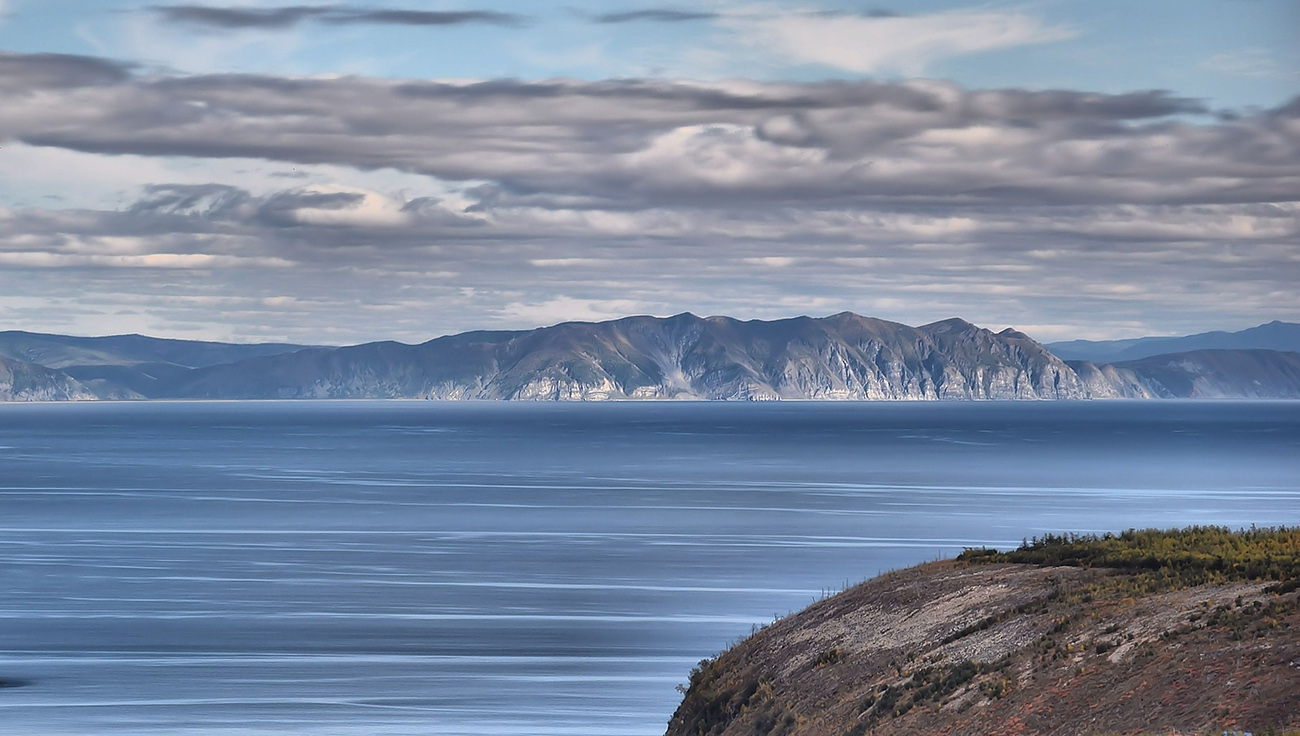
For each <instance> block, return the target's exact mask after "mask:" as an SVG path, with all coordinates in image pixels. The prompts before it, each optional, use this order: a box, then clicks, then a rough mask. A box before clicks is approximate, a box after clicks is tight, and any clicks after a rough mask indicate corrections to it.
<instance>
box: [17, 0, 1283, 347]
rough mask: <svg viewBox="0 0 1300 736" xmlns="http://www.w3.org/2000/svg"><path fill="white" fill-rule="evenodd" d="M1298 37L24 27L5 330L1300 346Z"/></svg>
mask: <svg viewBox="0 0 1300 736" xmlns="http://www.w3.org/2000/svg"><path fill="white" fill-rule="evenodd" d="M1298 37H1300V0H1143V2H1131V0H1124V1H1118V0H1089V1H1086V2H1085V1H1083V0H1036V1H1035V0H1031V1H1028V2H1007V3H1003V2H956V1H954V0H942V1H941V0H914V1H913V2H895V3H892V4H886V3H883V2H882V3H878V4H870V3H866V4H864V3H861V2H850V1H848V0H820V1H818V0H809V1H808V2H731V1H728V0H703V1H700V0H697V1H696V2H693V3H681V4H656V3H655V2H654V0H650V1H649V2H646V3H631V2H600V1H598V0H564V1H563V2H559V3H552V2H548V1H547V0H535V1H532V2H512V1H506V0H502V1H499V2H491V1H490V0H481V1H480V0H465V1H464V2H460V1H455V0H446V1H443V0H433V1H429V2H420V1H419V0H345V1H344V2H320V1H319V0H290V1H289V2H287V3H285V2H270V1H269V0H218V1H217V2H213V3H205V2H170V1H169V0H150V1H139V0H0V315H3V319H2V320H0V329H25V330H33V331H42V332H58V333H65V334H80V335H102V334H121V333H142V334H149V335H155V336H162V337H177V338H187V339H211V340H228V341H238V342H262V341H270V340H276V341H280V340H287V341H293V342H299V343H312V344H351V343H357V342H364V341H370V340H381V339H396V340H401V341H404V342H421V341H424V340H427V339H430V338H433V337H436V336H439V335H443V334H449V333H455V332H461V331H465V330H471V329H522V328H532V327H537V326H542V325H547V324H553V323H556V322H560V321H566V320H603V319H613V318H617V317H621V316H627V315H632V314H655V315H661V316H667V315H671V314H676V313H680V312H686V311H690V312H694V313H696V314H700V315H714V314H725V315H730V316H734V317H738V318H743V319H777V318H784V317H792V316H797V315H812V316H819V315H827V314H833V313H836V312H841V311H845V310H848V311H853V312H857V313H859V314H864V315H868V316H874V317H880V318H883V319H890V320H895V321H899V322H904V323H907V324H912V325H918V324H924V323H927V322H932V321H936V320H940V319H945V318H948V317H953V316H960V317H963V318H965V319H967V320H970V321H972V322H975V323H977V324H980V325H983V326H987V327H990V328H994V329H1001V328H1002V327H1006V326H1014V327H1016V328H1018V329H1021V330H1023V331H1025V332H1028V333H1029V334H1030V335H1032V336H1033V337H1036V338H1038V339H1040V340H1043V341H1051V340H1063V339H1072V338H1091V339H1106V338H1125V337H1135V336H1141V335H1168V334H1187V333H1191V332H1200V331H1205V330H1211V329H1241V328H1245V327H1249V326H1252V325H1256V324H1260V323H1262V322H1267V321H1271V320H1274V319H1281V320H1286V321H1300V44H1297V43H1296V42H1295V40H1296V38H1298Z"/></svg>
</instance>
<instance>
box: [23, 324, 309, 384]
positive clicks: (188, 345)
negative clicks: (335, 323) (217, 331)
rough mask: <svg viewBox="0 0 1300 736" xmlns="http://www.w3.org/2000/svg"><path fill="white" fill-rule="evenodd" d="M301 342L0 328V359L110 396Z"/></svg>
mask: <svg viewBox="0 0 1300 736" xmlns="http://www.w3.org/2000/svg"><path fill="white" fill-rule="evenodd" d="M302 347H303V346H301V345H286V344H279V343H266V344H260V345H236V344H230V343H219V342H199V341H195V340H166V339H161V338H156V337H144V336H143V335H112V336H109V337H70V336H67V335H47V334H41V333H37V332H21V331H8V332H0V358H9V359H12V360H19V361H23V362H26V363H36V364H38V365H43V366H45V367H46V368H56V369H59V370H62V371H64V372H65V373H67V374H68V375H70V376H72V377H73V378H75V379H77V380H78V381H80V382H82V383H84V384H86V385H87V386H92V387H96V388H97V389H98V390H100V391H101V392H104V391H106V392H108V393H109V394H112V395H113V398H131V397H132V394H136V395H137V396H135V398H140V396H148V395H150V394H152V393H155V392H156V390H157V388H156V387H157V385H158V382H159V381H166V380H175V379H177V378H178V377H179V376H182V375H184V374H187V373H189V372H190V371H191V370H192V369H194V368H203V367H206V366H211V365H218V364H221V363H234V362H236V361H240V360H246V359H248V358H253V357H258V356H263V355H276V354H280V353H286V352H291V351H294V350H300V349H301V348H302Z"/></svg>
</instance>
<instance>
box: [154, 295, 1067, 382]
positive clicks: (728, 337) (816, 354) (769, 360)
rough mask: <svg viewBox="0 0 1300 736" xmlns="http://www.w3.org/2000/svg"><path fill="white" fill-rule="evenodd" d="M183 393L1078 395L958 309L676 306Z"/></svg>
mask: <svg viewBox="0 0 1300 736" xmlns="http://www.w3.org/2000/svg"><path fill="white" fill-rule="evenodd" d="M167 395H170V396H175V397H192V398H233V397H248V398H363V397H392V398H396V397H405V398H437V399H514V400H520V399H522V400H601V399H615V398H617V399H627V398H636V399H673V398H686V399H731V400H770V399H1076V398H1086V397H1087V396H1088V393H1087V389H1086V388H1085V387H1084V385H1083V383H1082V382H1081V381H1079V379H1078V377H1077V376H1076V375H1075V374H1074V372H1073V371H1072V370H1071V369H1070V368H1069V367H1068V366H1066V365H1065V364H1064V363H1062V362H1061V361H1060V360H1059V359H1057V358H1056V357H1055V356H1053V355H1052V354H1051V353H1049V352H1048V351H1047V350H1046V349H1045V348H1043V346H1042V345H1040V344H1038V343H1037V342H1034V341H1033V340H1031V339H1030V338H1028V337H1027V336H1025V335H1023V334H1021V333H1018V332H1014V331H1012V330H1005V331H1003V332H1001V333H998V334H994V333H992V332H990V331H989V330H985V329H982V328H979V327H976V326H975V325H972V324H970V323H967V322H963V321H961V320H948V321H945V322H938V323H935V324H932V325H926V326H924V327H919V328H914V327H908V326H907V325H902V324H898V323H894V322H886V321H884V320H877V319H871V318H867V317H860V316H858V315H855V314H849V313H843V314H838V315H834V316H831V317H826V318H822V319H812V318H807V317H803V318H798V319H790V320H779V321H775V322H760V321H752V322H741V321H738V320H734V319H731V318H727V317H709V318H701V317H696V316H694V315H691V314H681V315H677V316H675V317H669V318H666V319H661V318H655V317H629V318H627V319H621V320H615V321H612V322H601V323H594V324H593V323H576V322H571V323H565V324H560V325H556V326H554V327H548V328H543V329H539V330H531V331H527V332H472V333H465V334H462V335H455V336H451V337H446V338H439V339H437V340H432V341H430V342H428V343H424V344H422V345H414V346H410V345H402V344H400V343H373V344H370V345H359V346H355V347H351V348H339V349H332V350H327V349H315V350H303V351H299V352H296V353H292V354H289V355H280V356H273V357H265V358H256V359H253V360H246V361H242V362H240V363H235V364H232V365H225V366H214V367H211V368H206V369H202V370H198V371H195V372H194V373H193V374H192V375H191V376H187V377H186V378H185V380H183V381H180V382H177V383H176V384H175V385H174V386H173V387H172V388H171V389H170V390H169V391H168V394H167Z"/></svg>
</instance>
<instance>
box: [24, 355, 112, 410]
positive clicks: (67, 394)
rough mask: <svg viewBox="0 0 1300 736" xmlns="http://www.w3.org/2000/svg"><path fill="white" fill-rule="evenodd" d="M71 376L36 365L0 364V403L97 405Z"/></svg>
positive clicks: (90, 392)
mask: <svg viewBox="0 0 1300 736" xmlns="http://www.w3.org/2000/svg"><path fill="white" fill-rule="evenodd" d="M98 398H99V397H98V396H96V395H95V393H94V392H93V391H91V390H90V389H88V388H86V387H85V386H84V385H82V384H81V383H80V382H78V381H77V380H76V379H74V378H73V377H72V376H69V375H68V374H66V373H64V372H62V371H56V370H53V369H50V368H46V367H44V366H40V365H36V364H34V363H23V362H19V361H16V360H0V401H95V400H96V399H98Z"/></svg>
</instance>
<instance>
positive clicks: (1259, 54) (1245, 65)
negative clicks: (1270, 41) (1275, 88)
mask: <svg viewBox="0 0 1300 736" xmlns="http://www.w3.org/2000/svg"><path fill="white" fill-rule="evenodd" d="M1201 68H1202V69H1205V70H1206V71H1210V72H1214V73H1216V74H1224V75H1227V76H1230V77H1253V78H1277V77H1292V78H1296V77H1300V73H1297V72H1295V71H1292V72H1290V73H1288V72H1287V70H1285V69H1284V68H1283V67H1282V65H1281V64H1279V63H1278V62H1277V60H1275V59H1274V58H1273V55H1272V53H1271V52H1270V51H1269V50H1268V49H1261V48H1248V49H1240V50H1238V51H1229V52H1225V53H1222V54H1215V55H1214V56H1211V57H1210V58H1208V59H1206V60H1205V61H1203V62H1201Z"/></svg>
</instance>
